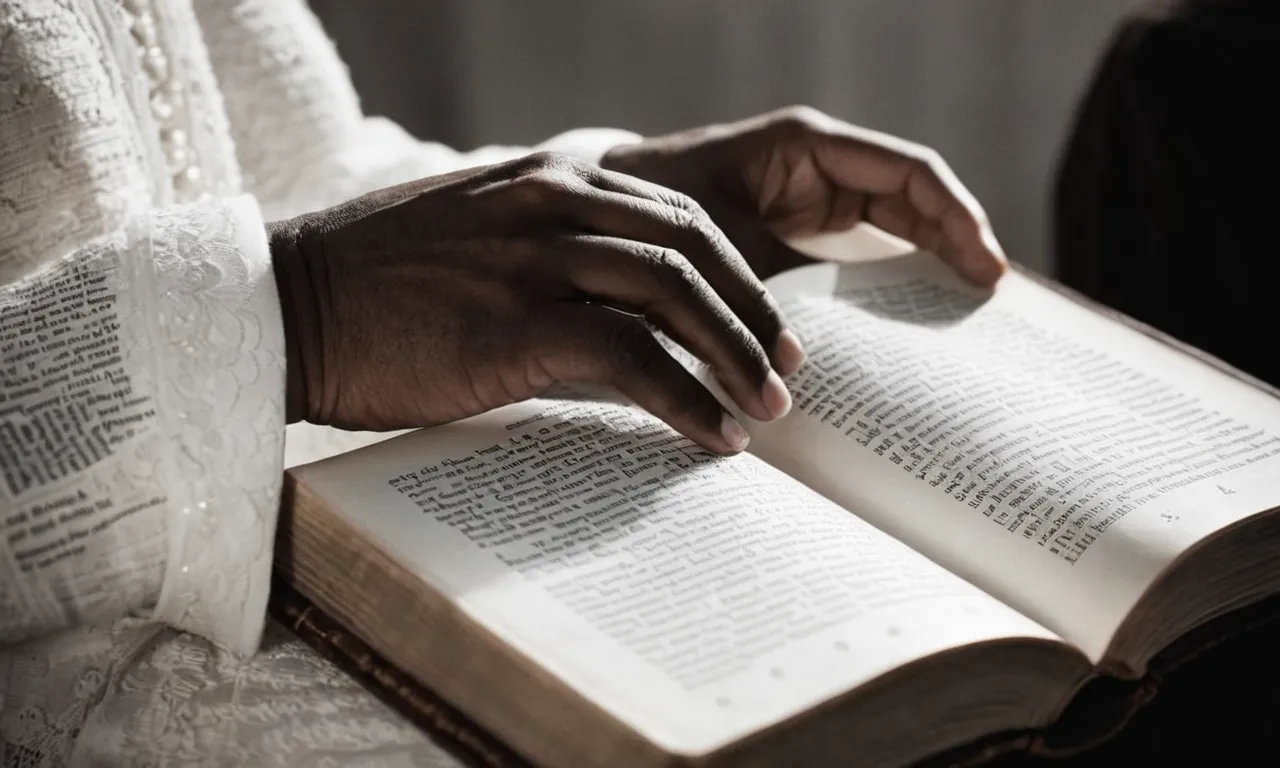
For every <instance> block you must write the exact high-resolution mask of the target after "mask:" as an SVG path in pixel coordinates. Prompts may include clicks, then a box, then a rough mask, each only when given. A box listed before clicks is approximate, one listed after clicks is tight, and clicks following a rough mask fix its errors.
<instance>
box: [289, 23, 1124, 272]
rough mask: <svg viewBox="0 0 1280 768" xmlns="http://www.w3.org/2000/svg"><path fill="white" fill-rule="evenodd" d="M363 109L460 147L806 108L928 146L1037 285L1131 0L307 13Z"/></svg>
mask: <svg viewBox="0 0 1280 768" xmlns="http://www.w3.org/2000/svg"><path fill="white" fill-rule="evenodd" d="M311 3H312V7H313V8H314V9H315V10H316V12H317V14H318V15H319V16H320V17H321V19H322V20H323V21H324V23H325V27H326V29H327V30H328V32H329V34H330V35H331V36H332V37H333V38H334V39H335V40H336V42H337V44H338V47H339V50H340V52H341V53H342V55H343V57H344V58H345V59H346V61H347V63H348V65H349V66H350V67H351V70H352V77H353V78H354V80H355V84H356V87H357V89H358V90H359V91H360V94H361V97H362V99H363V100H364V104H365V109H366V111H368V112H370V113H373V114H383V115H387V116H389V117H392V118H393V119H395V120H397V121H399V122H400V123H401V124H402V125H404V126H405V127H406V128H408V129H409V130H410V131H412V132H414V133H415V134H417V135H419V136H421V137H423V138H428V139H433V140H437V141H444V142H447V143H449V144H451V145H453V146H455V147H459V148H471V147H474V146H478V145H481V144H487V143H493V142H502V143H535V142H537V141H539V140H541V139H543V138H546V137H548V136H550V135H552V134H554V133H557V132H559V131H562V130H565V129H568V128H574V127H581V126H587V125H605V126H614V127H619V128H628V129H631V130H634V131H639V132H641V133H646V134H652V133H660V132H666V131H671V130H676V129H679V128H685V127H692V126H695V125H699V124H703V123H707V122H713V121H722V120H730V119H735V118H740V117H747V116H749V115H752V114H755V113H757V112H761V111H765V110H768V109H772V108H774V107H779V106H785V105H787V104H793V103H806V104H810V105H813V106H815V107H818V108H820V109H822V110H825V111H826V112H829V113H830V114H833V115H835V116H837V117H841V118H843V119H845V120H848V121H851V122H855V123H859V124H862V125H867V126H870V127H874V128H877V129H880V130H884V131H889V132H891V133H896V134H899V135H902V136H905V137H907V138H910V139H912V140H915V141H919V142H922V143H925V144H929V145H931V146H933V147H934V148H935V149H937V150H938V151H940V152H941V153H942V154H943V156H945V157H946V158H947V160H948V161H949V162H950V163H951V165H952V166H953V167H954V168H955V169H956V172H957V173H958V174H959V175H960V177H961V178H962V179H963V180H964V181H965V182H966V184H968V186H969V187H970V188H971V189H972V190H973V191H974V193H975V194H976V195H977V196H978V198H979V199H980V200H982V202H983V204H984V205H985V206H986V208H987V210H988V213H989V214H990V215H991V218H992V220H993V222H994V223H995V226H996V232H997V234H998V235H999V237H1000V240H1001V242H1002V243H1003V244H1004V246H1005V249H1006V250H1007V251H1008V253H1009V255H1010V257H1011V258H1014V259H1016V260H1018V261H1021V262H1023V263H1025V264H1028V265H1030V266H1033V267H1036V268H1039V269H1048V268H1050V267H1051V264H1050V263H1049V249H1048V238H1049V232H1048V205H1049V196H1048V195H1049V190H1050V185H1051V182H1052V176H1053V172H1054V168H1055V165H1056V162H1057V156H1058V151H1059V148H1060V145H1061V143H1062V141H1063V139H1064V138H1065V135H1066V130H1067V128H1068V126H1069V123H1070V119H1071V116H1072V113H1073V110H1074V109H1075V106H1076V102H1077V100H1078V99H1079V98H1080V96H1081V94H1082V91H1083V88H1084V86H1085V85H1086V83H1087V81H1088V78H1089V75H1090V74H1091V72H1092V70H1093V69H1094V67H1095V66H1096V64H1097V59H1098V57H1099V56H1100V55H1101V52H1102V48H1103V46H1104V44H1105V43H1106V41H1107V39H1108V37H1109V35H1110V34H1111V32H1112V30H1113V29H1114V27H1115V25H1116V23H1117V21H1118V20H1119V18H1120V17H1121V16H1122V15H1124V14H1125V13H1127V12H1129V11H1130V10H1132V9H1133V8H1134V7H1135V6H1136V5H1138V0H362V1H361V2H351V0H311Z"/></svg>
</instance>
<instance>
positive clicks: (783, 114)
mask: <svg viewBox="0 0 1280 768" xmlns="http://www.w3.org/2000/svg"><path fill="white" fill-rule="evenodd" d="M775 115H776V123H777V124H778V125H780V126H781V127H783V128H784V129H786V130H788V131H792V132H795V133H806V132H810V131H816V130H818V129H819V128H820V127H821V126H822V125H823V124H824V123H825V122H826V121H827V119H828V118H827V116H826V114H825V113H823V112H821V111H819V110H817V109H814V108H813V107H810V106H808V105H806V104H793V105H791V106H789V107H783V108H782V109H779V110H778V111H777V112H776V113H775Z"/></svg>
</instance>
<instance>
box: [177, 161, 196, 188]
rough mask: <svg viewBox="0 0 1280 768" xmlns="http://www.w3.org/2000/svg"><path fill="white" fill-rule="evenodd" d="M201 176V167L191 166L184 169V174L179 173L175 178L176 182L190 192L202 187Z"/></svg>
mask: <svg viewBox="0 0 1280 768" xmlns="http://www.w3.org/2000/svg"><path fill="white" fill-rule="evenodd" d="M201 176H202V174H201V173H200V168H199V166H195V165H190V166H187V167H186V168H184V169H183V171H182V173H179V174H178V175H177V176H176V177H175V178H174V181H176V182H177V184H178V186H179V187H180V188H182V189H183V190H187V191H190V190H194V189H196V188H197V187H199V186H200V181H201Z"/></svg>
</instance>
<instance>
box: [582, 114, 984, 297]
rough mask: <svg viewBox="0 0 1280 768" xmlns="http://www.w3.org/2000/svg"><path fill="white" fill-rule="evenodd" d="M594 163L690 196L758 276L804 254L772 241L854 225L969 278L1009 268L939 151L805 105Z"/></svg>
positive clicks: (621, 150) (657, 141) (624, 150)
mask: <svg viewBox="0 0 1280 768" xmlns="http://www.w3.org/2000/svg"><path fill="white" fill-rule="evenodd" d="M601 165H602V166H603V167H605V168H608V169H610V170H615V171H621V172H624V173H628V174H631V175H632V176H636V177H639V178H642V179H647V180H649V181H652V182H655V183H658V184H662V185H663V186H666V187H669V188H671V189H673V190H679V191H680V192H683V193H685V194H687V195H689V196H691V197H692V198H694V199H695V200H697V201H698V202H699V203H701V204H702V206H703V207H704V208H705V209H706V210H707V212H708V213H710V214H711V217H712V219H713V220H715V222H716V223H717V224H718V225H720V227H721V229H722V230H723V231H724V232H725V234H727V235H728V236H729V239H730V240H732V241H733V242H734V244H735V245H737V246H738V248H739V249H740V250H741V251H742V253H743V255H744V256H746V258H747V260H748V262H749V263H750V264H751V266H752V267H753V268H754V269H755V271H756V274H757V275H759V276H760V277H761V278H766V277H770V276H772V275H773V274H775V273H777V272H781V271H783V270H785V269H789V268H791V267H793V266H798V265H800V264H803V263H807V262H808V261H811V260H810V259H808V258H807V257H805V256H803V255H801V254H800V253H798V252H796V251H795V250H793V249H791V248H788V247H786V246H785V245H783V244H782V242H781V240H780V239H779V238H784V237H791V236H796V235H808V234H817V233H820V232H836V231H842V230H846V229H849V228H851V227H853V226H854V225H855V224H857V223H858V222H862V221H865V222H868V223H870V224H872V225H874V226H876V227H878V228H880V229H882V230H884V231H885V232H888V233H890V234H892V235H896V236H898V237H901V238H903V239H906V240H910V241H911V242H913V243H915V244H916V245H917V246H919V247H921V248H923V249H926V250H929V251H932V252H934V253H935V254H937V255H938V256H940V257H941V258H942V259H944V260H945V261H947V262H948V263H949V264H951V266H952V267H954V268H955V269H956V270H957V271H958V272H959V273H960V274H961V275H962V276H963V277H965V278H966V279H968V280H969V281H971V282H973V283H976V284H978V285H982V286H988V285H991V284H993V283H995V282H996V281H997V280H998V279H999V277H1000V275H1002V274H1003V273H1004V271H1005V269H1006V266H1007V262H1006V260H1005V257H1004V253H1003V252H1002V251H1001V250H1000V245H999V244H998V243H997V242H996V239H995V235H993V234H992V232H991V225H990V223H989V222H988V221H987V217H986V214H985V213H984V212H983V210H982V208H981V206H979V205H978V202H977V200H975V199H974V197H973V195H971V194H970V193H969V191H968V190H966V189H965V188H964V186H963V185H962V184H961V183H960V181H959V180H958V179H957V178H956V176H955V174H954V173H953V172H952V171H951V169H950V168H949V167H948V166H947V164H946V163H945V162H943V160H942V158H941V157H939V156H938V154H937V153H936V152H934V151H933V150H930V149H928V148H926V147H922V146H919V145H916V144H912V143H910V142H907V141H904V140H902V139H898V138H895V137H892V136H887V135H885V134H882V133H877V132H875V131H870V130H867V129H865V128H858V127H856V126H852V125H848V124H846V123H843V122H840V121H839V120H835V119H833V118H831V117H828V116H826V115H824V114H822V113H821V112H818V111H816V110H813V109H809V108H805V107H792V108H789V109H784V110H779V111H777V112H772V113H769V114H766V115H762V116H760V117H757V118H753V119H750V120H746V121H743V122H739V123H731V124H729V125H720V126H713V127H710V128H704V129H699V130H695V131H688V132H684V133H676V134H671V135H669V136H662V137H659V138H654V139H647V140H645V141H643V142H641V143H639V144H631V145H625V146H621V147H617V148H615V149H613V150H611V151H610V152H609V153H607V154H606V155H605V157H604V160H603V161H602V163H601Z"/></svg>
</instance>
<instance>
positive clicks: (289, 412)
mask: <svg viewBox="0 0 1280 768" xmlns="http://www.w3.org/2000/svg"><path fill="white" fill-rule="evenodd" d="M266 229H267V244H268V246H269V247H270V249H271V268H272V270H273V271H274V272H275V277H276V290H277V292H278V293H279V295H280V314H281V320H282V323H283V325H284V344H285V421H286V422H287V423H289V424H292V423H294V422H298V421H303V420H305V419H306V418H307V411H308V406H307V403H308V399H307V390H308V387H307V380H308V368H309V367H310V366H309V365H308V363H309V360H308V355H307V354H306V352H305V350H304V339H303V337H304V336H306V335H307V334H306V332H305V331H304V330H303V328H305V327H307V326H311V325H314V323H315V322H316V321H317V320H318V318H317V316H316V315H317V313H316V307H315V300H314V290H313V289H312V286H311V279H310V277H309V275H308V274H307V264H306V260H305V259H304V258H303V256H302V252H301V250H300V248H299V247H298V230H297V225H296V224H295V223H294V222H293V221H288V220H286V221H273V222H269V223H268V224H267V227H266Z"/></svg>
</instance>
